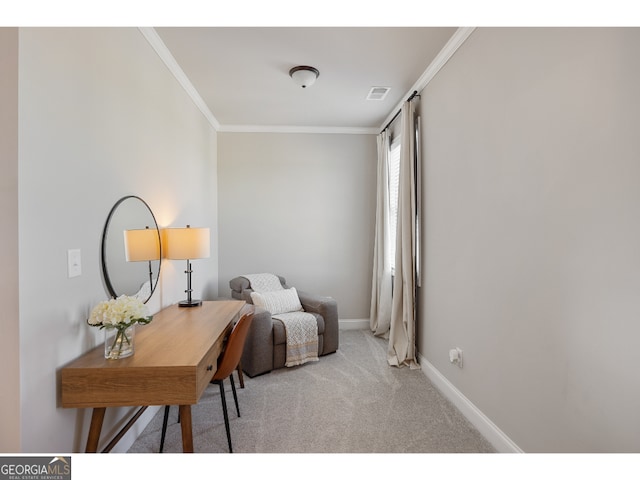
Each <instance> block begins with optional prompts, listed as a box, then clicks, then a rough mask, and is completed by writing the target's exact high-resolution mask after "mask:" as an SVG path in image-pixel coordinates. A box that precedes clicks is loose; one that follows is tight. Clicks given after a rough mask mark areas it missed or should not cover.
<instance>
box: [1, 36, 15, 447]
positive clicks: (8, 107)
mask: <svg viewBox="0 0 640 480" xmlns="http://www.w3.org/2000/svg"><path fill="white" fill-rule="evenodd" d="M0 65H2V74H1V75H0V165H1V166H0V169H1V170H2V174H1V175H0V225H2V228H0V272H2V274H1V275H0V303H2V315H0V332H2V348H0V372H1V373H0V381H1V382H2V388H0V425H2V429H0V452H19V451H20V416H19V412H20V349H19V345H20V344H19V341H20V335H19V326H20V323H19V317H18V314H19V309H18V29H17V28H0Z"/></svg>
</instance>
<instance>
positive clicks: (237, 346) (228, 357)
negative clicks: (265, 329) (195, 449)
mask: <svg viewBox="0 0 640 480" xmlns="http://www.w3.org/2000/svg"><path fill="white" fill-rule="evenodd" d="M253 313H254V307H253V306H246V307H244V308H243V309H242V310H241V312H240V314H241V316H240V320H238V322H237V323H236V324H235V326H234V327H233V330H231V333H230V334H229V337H228V338H227V340H226V342H225V346H224V349H223V351H222V354H221V355H220V358H218V368H217V370H216V372H215V373H214V374H213V377H212V378H211V381H210V383H214V384H217V385H219V386H220V399H221V402H222V412H223V414H224V426H225V428H226V430H227V442H228V443H229V452H230V453H233V447H232V445H231V431H230V428H229V414H228V412H227V399H226V395H225V393H224V380H225V379H227V378H229V380H230V382H231V390H232V391H233V399H234V401H235V404H236V412H237V413H238V417H239V416H240V407H239V406H238V395H237V394H236V386H235V383H234V381H233V372H234V370H239V364H240V358H241V357H242V351H243V349H244V344H245V340H246V338H247V333H248V331H249V327H250V326H251V322H252V320H253ZM239 378H240V379H241V380H240V381H241V383H242V384H244V382H243V381H242V377H241V376H240V377H239ZM243 388H244V386H243ZM168 417H169V405H166V406H165V410H164V421H163V423H162V436H161V438H160V453H162V450H163V448H164V439H165V434H166V431H167V421H168Z"/></svg>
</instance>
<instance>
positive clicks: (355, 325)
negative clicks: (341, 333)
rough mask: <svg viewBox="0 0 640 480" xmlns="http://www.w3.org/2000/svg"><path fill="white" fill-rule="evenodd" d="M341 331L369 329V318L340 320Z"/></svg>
mask: <svg viewBox="0 0 640 480" xmlns="http://www.w3.org/2000/svg"><path fill="white" fill-rule="evenodd" d="M338 328H339V329H340V330H365V329H367V328H369V319H368V318H345V319H341V320H338Z"/></svg>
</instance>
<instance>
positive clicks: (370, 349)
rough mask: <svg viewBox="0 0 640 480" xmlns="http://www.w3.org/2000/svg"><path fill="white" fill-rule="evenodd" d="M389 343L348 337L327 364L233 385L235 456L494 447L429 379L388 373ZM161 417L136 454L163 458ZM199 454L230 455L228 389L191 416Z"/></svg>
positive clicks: (172, 438)
mask: <svg viewBox="0 0 640 480" xmlns="http://www.w3.org/2000/svg"><path fill="white" fill-rule="evenodd" d="M385 352H386V341H385V340H382V339H380V338H377V337H374V336H373V335H372V334H371V332H369V331H366V330H341V331H340V348H339V350H338V351H337V352H336V353H334V354H331V355H328V356H324V357H321V358H320V361H319V362H313V363H308V364H305V365H301V366H297V367H292V368H282V369H279V370H275V371H273V372H271V373H268V374H265V375H261V376H258V377H255V378H248V377H247V376H246V375H245V388H244V389H240V388H239V385H238V382H237V381H236V387H237V391H238V400H239V403H240V413H241V417H240V418H238V417H237V415H236V411H235V405H234V403H233V396H232V393H231V387H230V385H229V382H228V381H227V382H225V383H226V384H227V405H228V408H229V417H230V424H231V438H232V442H233V449H234V452H235V453H303V452H304V453H409V452H415V453H449V452H451V453H453V452H465V453H483V452H494V449H493V448H492V446H491V445H490V444H489V443H488V442H487V441H486V440H485V439H484V438H483V437H482V435H480V433H479V432H478V431H477V430H476V429H475V428H474V427H473V426H472V425H471V424H470V423H469V422H468V421H467V420H466V419H465V418H464V416H463V415H462V414H461V413H460V412H459V411H458V410H457V409H456V408H455V407H454V406H453V405H452V404H451V403H450V402H449V401H448V400H447V399H446V398H445V397H444V396H443V395H442V394H441V393H440V392H439V391H438V390H437V389H436V388H435V387H434V386H433V385H432V384H431V382H430V381H429V380H428V379H427V378H426V377H425V375H424V373H423V372H421V371H419V370H410V369H408V368H396V367H390V366H389V365H388V364H387V361H386V353H385ZM163 410H164V409H162V410H161V411H160V412H158V414H156V416H155V417H154V418H153V420H152V421H151V422H150V423H149V425H147V427H146V428H145V430H144V431H143V432H142V434H141V435H140V437H139V438H138V439H137V440H136V442H135V443H134V444H133V445H132V447H131V448H130V450H129V452H132V453H145V452H158V448H159V446H160V432H161V428H162V417H163ZM192 416H193V436H194V449H195V452H202V453H216V452H221V453H225V452H228V447H227V438H226V433H225V428H224V420H223V416H222V406H221V403H220V390H219V387H218V386H217V385H210V386H209V387H208V388H207V390H206V391H205V393H204V394H203V396H202V398H201V400H200V402H199V403H198V405H195V406H194V407H193V408H192ZM177 420H178V409H177V408H176V407H173V408H172V409H171V414H170V419H169V427H168V430H167V438H166V440H165V447H164V451H165V452H167V453H170V452H173V453H176V452H181V451H182V441H181V432H180V425H179V424H178V423H177Z"/></svg>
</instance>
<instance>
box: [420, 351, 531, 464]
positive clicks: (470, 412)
mask: <svg viewBox="0 0 640 480" xmlns="http://www.w3.org/2000/svg"><path fill="white" fill-rule="evenodd" d="M419 360H420V366H421V368H422V371H423V372H424V374H425V375H426V376H427V378H428V379H429V380H431V382H432V383H433V384H434V385H435V386H436V388H438V390H440V391H441V392H442V393H443V395H444V396H445V397H447V398H448V399H449V400H450V401H451V403H453V404H454V405H455V406H456V407H457V408H458V410H460V412H461V413H462V414H463V415H464V416H465V417H466V418H467V420H469V422H471V424H473V426H474V427H476V428H477V429H478V431H479V432H480V433H481V434H482V435H483V436H484V438H486V439H487V441H488V442H489V443H491V445H493V447H494V448H495V449H496V450H497V451H498V452H500V453H524V452H523V450H522V449H521V448H520V447H518V445H516V444H515V443H514V442H513V441H512V440H511V439H510V438H509V437H508V436H507V435H505V433H504V432H503V431H502V430H500V429H499V428H498V427H497V426H496V425H495V424H494V423H493V422H492V421H491V420H490V419H489V418H488V417H487V416H486V415H485V414H484V413H482V411H480V409H479V408H478V407H476V406H475V405H474V404H473V403H472V402H471V401H470V400H469V399H468V398H467V397H465V396H464V395H463V394H462V392H461V391H460V390H458V389H457V388H456V387H455V386H454V385H453V384H452V383H451V382H450V381H449V380H447V378H446V377H445V376H444V375H442V373H440V372H439V371H438V369H437V368H436V367H434V366H433V365H432V364H431V363H430V362H429V361H428V360H427V359H426V358H424V357H423V356H422V355H419Z"/></svg>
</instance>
